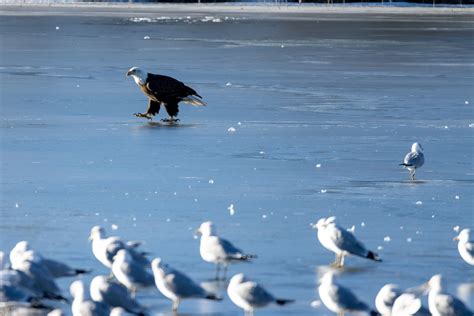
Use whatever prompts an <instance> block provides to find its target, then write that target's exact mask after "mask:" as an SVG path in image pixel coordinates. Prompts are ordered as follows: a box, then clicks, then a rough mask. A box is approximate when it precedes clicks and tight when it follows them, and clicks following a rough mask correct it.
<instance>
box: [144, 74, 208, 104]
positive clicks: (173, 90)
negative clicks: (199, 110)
mask: <svg viewBox="0 0 474 316" xmlns="http://www.w3.org/2000/svg"><path fill="white" fill-rule="evenodd" d="M146 85H147V88H148V89H149V90H150V91H151V92H152V93H153V94H154V95H155V96H156V98H157V99H158V100H164V101H166V100H167V99H170V98H179V99H181V98H185V97H187V96H189V95H196V96H199V95H198V94H197V92H196V91H194V89H192V88H190V87H188V86H186V85H185V84H184V83H182V82H181V81H179V80H176V79H174V78H171V77H168V76H163V75H154V74H150V73H149V74H148V78H147V83H146Z"/></svg>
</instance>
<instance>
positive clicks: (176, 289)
mask: <svg viewBox="0 0 474 316" xmlns="http://www.w3.org/2000/svg"><path fill="white" fill-rule="evenodd" d="M151 268H152V270H153V275H154V276H155V284H156V287H157V288H158V290H159V291H160V292H161V294H163V295H164V296H165V297H167V298H168V299H170V300H171V301H172V302H173V305H172V309H173V311H177V310H178V307H179V303H180V301H181V300H183V299H189V298H202V299H208V300H215V301H220V300H221V298H219V297H217V296H216V295H214V294H212V293H209V292H207V291H206V290H205V289H204V288H203V287H202V286H200V285H199V284H197V283H196V282H194V281H193V280H192V279H190V278H189V277H188V276H187V275H185V274H184V273H182V272H180V271H178V270H175V269H173V268H171V267H169V266H168V265H166V264H164V263H163V262H162V261H161V259H160V258H155V259H153V261H152V262H151Z"/></svg>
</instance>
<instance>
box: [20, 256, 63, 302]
mask: <svg viewBox="0 0 474 316" xmlns="http://www.w3.org/2000/svg"><path fill="white" fill-rule="evenodd" d="M29 253H30V252H29V251H27V252H26V253H25V254H24V259H25V260H23V261H22V262H19V263H18V265H17V267H16V269H15V270H17V271H19V272H22V273H23V274H21V273H20V274H19V276H20V282H23V284H25V283H26V282H28V283H29V286H28V288H29V289H31V290H34V291H36V292H41V293H42V295H43V296H44V297H47V298H51V299H59V300H64V301H66V302H67V299H65V298H64V297H63V296H62V295H61V290H60V289H59V287H58V285H57V284H56V281H55V280H54V277H53V275H52V274H51V272H50V271H49V270H48V269H47V268H46V267H45V266H43V265H39V264H38V263H36V262H34V261H32V260H30V259H29Z"/></svg>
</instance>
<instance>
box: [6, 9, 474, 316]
mask: <svg viewBox="0 0 474 316" xmlns="http://www.w3.org/2000/svg"><path fill="white" fill-rule="evenodd" d="M9 14H11V12H10V13H9ZM166 15H167V16H168V15H169V17H170V18H171V19H174V20H177V21H176V22H175V21H167V22H166V23H165V22H163V23H161V22H156V23H148V22H132V21H130V20H129V19H130V17H142V16H145V17H148V15H146V14H143V13H142V12H128V13H127V16H123V17H122V15H121V13H120V12H119V13H117V14H113V15H110V16H98V15H91V16H85V15H84V16H54V15H51V16H41V15H37V16H2V17H1V19H0V34H1V35H0V36H1V38H2V52H1V55H0V56H1V57H0V58H1V64H0V67H1V68H0V82H1V86H0V89H1V121H0V123H1V125H0V128H1V161H2V165H1V197H0V198H1V204H0V212H1V222H0V249H2V250H9V249H10V248H11V247H12V246H13V245H14V244H15V243H16V242H18V241H19V240H29V241H30V242H31V243H32V246H34V248H35V249H38V250H39V251H41V252H42V253H44V254H45V255H48V256H52V257H53V256H54V257H55V258H57V259H58V260H61V261H65V262H68V263H74V264H75V265H76V264H77V266H79V267H85V268H91V269H93V271H94V272H93V275H96V274H108V271H107V270H105V268H103V267H102V266H101V265H100V264H99V263H98V262H97V261H96V260H95V259H94V257H93V255H92V253H91V251H90V244H88V242H87V237H88V233H89V231H90V229H91V227H92V226H94V225H100V224H102V225H104V227H106V228H107V230H108V232H109V233H110V234H114V235H115V234H116V235H120V236H121V237H122V238H124V239H127V240H143V241H145V242H146V246H145V247H144V248H146V251H148V252H150V253H151V256H160V257H162V258H165V259H166V261H167V262H170V264H172V265H173V266H179V267H180V268H181V269H182V270H183V271H185V272H186V273H187V274H189V275H190V276H191V277H193V278H194V279H196V280H198V281H200V282H205V281H206V282H207V281H209V279H211V278H212V277H213V276H214V267H212V266H210V265H209V264H206V263H205V262H203V261H202V260H201V258H200V256H199V242H198V241H196V240H194V239H193V230H189V227H194V228H197V226H198V225H199V224H200V223H201V222H203V221H206V220H212V221H213V222H215V223H216V224H217V225H218V227H219V232H220V233H221V234H222V235H223V236H226V238H228V239H230V240H233V241H235V243H236V244H238V245H239V246H241V247H242V248H243V249H245V250H246V251H248V252H249V253H255V254H257V255H258V258H257V259H255V260H254V261H255V262H254V263H252V264H248V265H247V264H241V265H235V266H232V267H231V268H230V269H229V275H232V274H234V273H237V272H244V273H246V274H248V275H249V276H251V277H252V278H256V279H258V280H259V281H261V282H262V283H264V284H265V285H266V286H268V288H271V289H272V291H274V293H275V295H278V296H281V297H288V298H295V299H297V301H296V303H295V304H292V305H289V306H285V307H284V308H280V307H278V306H274V307H269V308H268V309H263V310H261V311H258V315H261V316H264V315H303V316H304V315H329V312H328V311H327V310H326V309H325V307H322V306H321V307H320V308H317V309H314V308H312V307H311V302H313V301H315V300H318V299H319V297H318V295H317V294H316V292H315V289H316V286H317V279H318V275H319V274H318V272H319V271H320V270H321V269H327V264H328V263H329V262H331V261H332V260H333V254H332V253H330V252H328V251H326V250H325V249H324V248H323V247H321V246H320V245H319V243H318V241H317V237H316V232H315V231H314V230H312V229H311V228H310V227H309V226H308V223H310V222H314V221H315V220H316V219H317V218H321V217H328V216H332V215H335V216H337V218H338V221H339V222H340V223H341V225H343V226H345V227H349V226H351V225H352V224H354V223H361V222H362V221H363V222H364V223H365V224H366V226H365V228H364V229H358V230H357V231H356V235H357V237H358V238H360V239H361V240H363V241H364V244H365V245H366V246H367V247H368V248H371V249H375V248H376V247H379V246H380V244H381V243H383V251H382V253H380V255H381V256H382V257H383V259H384V261H383V262H382V263H380V264H377V263H372V262H369V261H365V260H362V259H357V258H351V260H349V261H348V262H347V265H348V267H347V268H346V269H345V270H344V271H343V272H342V275H340V276H339V278H340V279H341V283H344V285H345V286H347V287H350V288H351V289H353V290H354V292H356V293H358V295H360V299H361V300H364V301H366V302H370V303H372V302H373V299H374V297H375V295H376V293H377V292H378V290H379V289H380V288H381V287H382V285H384V284H386V283H397V284H399V285H400V286H401V287H410V286H413V285H414V284H420V283H421V282H424V281H425V280H426V279H427V278H429V277H430V276H431V275H434V274H436V273H442V274H444V275H446V277H447V278H448V279H449V282H448V285H449V288H448V290H449V291H450V292H455V290H456V289H457V287H458V286H459V285H460V284H461V283H463V284H464V283H472V282H473V281H474V276H473V275H472V272H470V271H467V269H466V268H465V263H464V262H462V260H459V258H458V257H459V255H458V252H457V248H456V243H453V241H452V237H454V234H453V230H452V228H453V227H454V226H456V225H461V226H463V227H464V226H473V215H472V210H473V200H472V196H473V193H474V190H473V188H474V180H473V176H474V170H473V151H472V148H473V147H474V146H473V134H472V125H471V127H470V124H473V122H474V115H473V114H474V113H473V107H472V106H471V105H466V104H464V101H465V100H473V97H474V95H473V93H474V92H473V91H474V90H473V89H472V82H473V79H474V78H473V77H474V75H473V70H474V66H473V65H474V56H473V54H472V51H473V48H474V47H473V46H474V44H473V41H472V35H473V22H472V16H470V15H468V16H465V15H462V14H457V15H453V16H445V15H442V14H437V15H426V16H412V15H397V14H390V15H384V14H377V15H376V16H375V15H374V16H368V15H362V14H359V15H354V14H333V13H321V14H314V15H312V14H308V15H304V14H302V15H285V14H281V15H272V16H269V15H266V14H258V15H252V14H249V13H246V14H244V16H242V15H239V14H238V13H232V14H231V13H225V15H216V14H211V13H202V14H201V13H195V12H189V13H182V12H180V13H177V14H173V13H168V12H167V13H166ZM188 15H190V16H191V18H190V19H196V20H200V19H204V18H205V17H206V16H213V17H218V18H220V19H221V20H222V22H221V23H213V22H212V21H209V22H196V23H193V24H189V23H185V22H184V21H183V20H179V19H177V18H178V17H187V16H188ZM156 16H157V15H154V16H152V17H150V18H153V17H156ZM225 16H229V17H231V16H234V17H235V18H236V19H235V20H228V21H226V20H225ZM55 26H60V30H59V31H57V30H55ZM144 36H150V39H149V40H143V38H144ZM282 44H283V45H284V46H285V48H284V49H282V48H281V45H282ZM134 65H138V66H141V67H142V68H144V69H147V70H149V71H151V72H157V73H162V74H166V75H171V76H173V77H176V78H178V79H180V80H182V81H184V82H185V83H187V84H188V85H190V86H191V87H193V88H195V89H196V90H197V91H198V92H199V94H201V95H202V96H203V97H204V100H205V101H206V102H207V103H208V106H207V107H202V108H194V107H191V106H187V105H182V106H181V111H180V114H179V117H180V119H181V122H180V123H179V124H177V125H167V124H163V123H160V122H159V118H161V117H162V116H163V115H164V114H163V113H160V114H159V117H158V118H157V119H155V120H154V121H153V122H147V121H145V120H140V119H138V118H136V117H134V116H133V115H132V114H133V113H135V112H142V111H143V110H145V109H146V106H147V100H146V98H145V96H144V95H143V94H142V93H141V92H140V90H139V89H138V88H137V86H136V85H135V84H134V83H133V82H132V81H131V80H130V78H127V77H126V76H125V73H126V71H127V69H129V68H130V67H131V66H134ZM228 82H230V83H232V86H231V87H229V86H226V83H228ZM78 85H79V86H80V88H77V86H78ZM471 104H472V102H471ZM236 122H241V124H237V123H236ZM231 126H234V128H237V132H235V133H229V132H227V130H228V128H229V127H231ZM444 126H449V128H448V129H444ZM414 141H421V142H422V143H423V145H424V148H425V152H426V154H427V157H429V159H428V160H427V161H426V162H425V165H424V166H423V168H421V169H420V170H419V171H417V181H416V182H414V183H412V182H409V181H407V175H406V172H405V171H404V170H403V169H401V168H400V167H399V166H398V164H399V163H400V161H399V160H400V157H401V156H403V154H405V152H406V148H407V146H410V145H411V144H412V143H413V142H414ZM260 151H264V152H265V154H260ZM317 164H322V165H323V167H321V168H315V166H316V165H317ZM209 179H213V180H214V184H212V185H209V182H208V181H209ZM321 190H326V193H325V194H321ZM125 193H127V194H125ZM456 195H457V196H460V197H461V198H460V199H459V200H457V199H455V198H454V197H455V196H456ZM432 198H434V199H432ZM416 201H423V205H416ZM231 203H232V204H233V205H235V213H234V214H233V216H230V215H229V213H230V212H231V210H230V209H227V208H228V207H229V205H230V204H231ZM16 204H18V205H19V207H16ZM264 215H265V216H266V218H263V216H264ZM105 219H107V223H108V224H103V223H104V220H105ZM112 223H113V225H116V227H117V228H118V227H119V229H117V230H116V231H113V230H112V228H111V227H112V226H111V225H112ZM114 227H115V226H114ZM400 227H403V229H400ZM416 231H422V232H423V234H416ZM386 236H390V237H391V241H390V242H383V240H384V237H386ZM409 238H411V242H410V243H408V242H407V240H408V239H409ZM466 275H467V276H466ZM90 277H91V276H87V277H85V278H84V279H85V281H86V282H87V281H89V280H90ZM69 281H70V280H60V286H61V288H62V289H63V291H64V293H67V288H68V282H69ZM211 285H212V286H214V287H215V288H217V290H218V292H219V294H222V295H223V296H224V298H225V299H224V301H223V302H221V303H213V302H205V301H202V302H201V301H190V302H183V304H182V306H180V311H181V312H183V313H185V314H187V315H213V316H218V315H221V316H223V315H241V311H240V310H238V309H237V308H235V307H234V306H233V305H232V303H230V301H229V300H228V298H227V297H226V294H225V286H224V285H223V284H222V283H218V284H216V283H215V282H214V283H212V282H211ZM470 299H471V301H470V304H471V306H473V305H472V291H471V296H470ZM138 300H139V301H140V302H142V303H143V304H145V305H146V306H149V307H150V308H151V309H152V311H153V312H154V313H155V314H156V313H158V312H161V311H168V310H169V308H170V307H169V303H168V301H166V300H165V299H164V298H162V297H161V296H160V295H159V294H158V293H156V291H153V290H149V291H142V292H139V293H138ZM63 307H64V306H63Z"/></svg>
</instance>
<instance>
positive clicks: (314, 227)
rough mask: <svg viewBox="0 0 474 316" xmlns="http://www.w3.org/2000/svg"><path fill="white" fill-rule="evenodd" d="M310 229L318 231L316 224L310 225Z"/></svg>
mask: <svg viewBox="0 0 474 316" xmlns="http://www.w3.org/2000/svg"><path fill="white" fill-rule="evenodd" d="M310 226H311V228H312V229H318V224H310Z"/></svg>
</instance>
